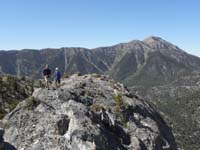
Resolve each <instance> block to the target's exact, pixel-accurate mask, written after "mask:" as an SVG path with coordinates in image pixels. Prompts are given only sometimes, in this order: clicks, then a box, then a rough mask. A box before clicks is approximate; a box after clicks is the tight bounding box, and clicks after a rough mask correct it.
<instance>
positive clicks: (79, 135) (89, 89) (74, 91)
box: [2, 75, 176, 150]
mask: <svg viewBox="0 0 200 150" xmlns="http://www.w3.org/2000/svg"><path fill="white" fill-rule="evenodd" d="M2 124H3V127H4V128H5V135H4V139H5V140H6V141H8V142H9V143H11V144H12V145H14V146H15V147H16V148H17V149H18V150H119V149H120V150H143V149H144V150H145V149H147V150H153V149H155V150H162V149H170V150H175V149H176V144H175V141H174V137H173V134H172V132H171V130H170V128H168V126H167V125H166V124H165V122H164V121H163V119H162V118H161V117H160V115H159V114H158V113H157V112H156V111H155V110H154V109H153V108H152V107H151V106H150V105H149V104H148V103H146V102H145V101H144V100H142V99H140V98H139V97H137V96H135V95H131V94H130V93H129V91H128V90H127V89H126V88H125V87H124V86H123V85H122V84H119V83H116V82H114V81H112V80H109V79H107V78H106V77H105V76H99V75H84V76H77V75H73V76H71V77H69V78H68V79H64V80H63V81H62V85H61V86H60V87H59V88H58V89H56V90H53V89H52V90H47V89H37V90H35V92H34V93H33V95H32V97H30V98H28V99H27V100H25V101H23V102H21V103H19V104H18V106H17V107H16V108H15V109H14V110H13V111H12V112H11V113H9V114H8V115H6V116H5V117H4V119H3V120H2Z"/></svg>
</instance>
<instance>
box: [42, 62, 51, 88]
mask: <svg viewBox="0 0 200 150" xmlns="http://www.w3.org/2000/svg"><path fill="white" fill-rule="evenodd" d="M50 76H51V70H50V69H49V65H46V67H45V69H44V70H43V77H44V80H45V87H46V88H48V89H49V78H50Z"/></svg>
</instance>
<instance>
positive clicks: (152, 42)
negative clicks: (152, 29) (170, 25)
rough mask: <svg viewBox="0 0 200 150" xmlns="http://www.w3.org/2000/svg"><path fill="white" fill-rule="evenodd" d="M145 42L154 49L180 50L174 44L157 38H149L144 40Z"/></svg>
mask: <svg viewBox="0 0 200 150" xmlns="http://www.w3.org/2000/svg"><path fill="white" fill-rule="evenodd" d="M143 42H144V43H146V44H147V45H149V46H150V47H151V48H153V49H175V50H178V49H179V48H178V47H177V46H175V45H173V44H172V43H170V42H168V41H166V40H164V39H162V38H160V37H156V36H150V37H147V38H145V39H144V40H143Z"/></svg>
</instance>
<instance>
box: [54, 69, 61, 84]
mask: <svg viewBox="0 0 200 150" xmlns="http://www.w3.org/2000/svg"><path fill="white" fill-rule="evenodd" d="M60 78H61V74H60V71H59V69H58V68H56V71H55V74H54V79H55V86H56V87H58V85H59V84H60Z"/></svg>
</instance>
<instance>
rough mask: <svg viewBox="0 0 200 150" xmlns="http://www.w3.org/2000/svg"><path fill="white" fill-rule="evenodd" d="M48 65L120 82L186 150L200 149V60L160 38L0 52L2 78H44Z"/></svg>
mask: <svg viewBox="0 0 200 150" xmlns="http://www.w3.org/2000/svg"><path fill="white" fill-rule="evenodd" d="M46 63H48V64H49V65H50V67H51V68H52V69H54V68H55V67H59V68H60V70H61V72H62V73H64V72H66V73H67V74H73V73H76V72H80V73H81V74H86V73H98V74H106V75H108V76H109V77H110V78H113V79H115V80H117V81H120V82H121V83H123V84H125V85H126V86H127V87H129V88H130V89H131V91H132V92H133V93H134V94H137V95H141V96H142V97H145V99H147V100H149V101H150V102H151V103H152V104H154V105H155V107H156V108H157V109H158V110H159V111H160V112H161V113H162V114H163V117H165V119H166V120H167V122H168V124H170V126H171V127H172V128H173V131H174V132H175V137H176V141H177V143H178V146H179V147H180V148H181V149H184V150H191V149H198V148H199V147H200V143H199V142H196V137H199V136H200V133H199V132H198V130H199V127H200V121H199V117H198V114H199V106H200V100H199V98H198V91H199V89H200V84H199V81H200V76H199V74H200V58H198V57H196V56H192V55H190V54H188V53H186V52H184V51H183V50H181V49H180V48H179V47H177V46H175V45H173V44H172V43H170V42H167V41H165V40H163V39H161V38H159V37H154V36H152V37H149V38H146V39H144V40H143V41H138V40H134V41H131V42H128V43H121V44H117V45H114V46H111V47H99V48H96V49H85V48H61V49H43V50H22V51H0V73H2V74H4V73H9V74H14V75H18V76H23V75H27V76H31V77H34V78H41V72H42V68H43V67H44V66H45V64H46ZM185 110H187V111H185ZM189 110H190V111H189ZM191 120H192V121H191ZM183 122H184V123H183ZM190 123H191V124H192V125H191V126H188V124H190ZM189 128H190V129H189ZM182 137H184V138H182Z"/></svg>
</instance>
